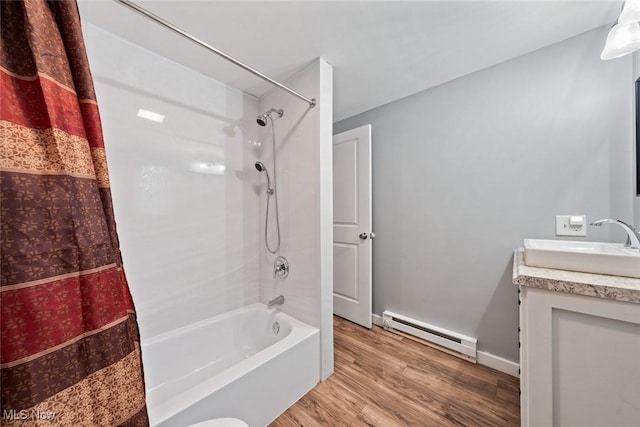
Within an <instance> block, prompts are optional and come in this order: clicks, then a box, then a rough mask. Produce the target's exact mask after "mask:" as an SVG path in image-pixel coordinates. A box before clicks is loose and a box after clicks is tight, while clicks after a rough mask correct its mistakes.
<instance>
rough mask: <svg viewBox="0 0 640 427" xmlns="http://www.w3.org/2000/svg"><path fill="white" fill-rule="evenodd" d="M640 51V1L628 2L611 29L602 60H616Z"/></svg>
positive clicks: (632, 0) (601, 55)
mask: <svg viewBox="0 0 640 427" xmlns="http://www.w3.org/2000/svg"><path fill="white" fill-rule="evenodd" d="M638 49H640V0H627V1H626V2H625V3H624V6H623V7H622V12H621V13H620V17H619V18H618V23H617V24H616V25H614V26H613V27H612V28H611V31H609V34H608V35H607V42H606V43H605V45H604V49H603V51H602V53H601V54H600V59H605V60H607V59H614V58H620V57H621V56H624V55H627V54H629V53H631V52H633V51H635V50H638Z"/></svg>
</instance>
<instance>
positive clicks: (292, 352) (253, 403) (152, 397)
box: [142, 304, 320, 427]
mask: <svg viewBox="0 0 640 427" xmlns="http://www.w3.org/2000/svg"><path fill="white" fill-rule="evenodd" d="M275 322H277V324H278V326H279V330H278V332H277V333H276V332H275V331H276V330H277V329H278V327H277V326H274V323H275ZM142 358H143V362H144V372H145V382H146V390H147V407H148V410H149V419H150V422H151V425H152V426H159V427H160V426H161V427H173V426H176V427H184V426H188V425H190V424H193V423H196V422H200V421H204V420H207V419H211V418H219V417H234V418H239V419H241V420H243V421H245V422H246V423H248V424H249V425H250V426H251V427H263V426H266V425H267V424H268V423H269V422H271V421H273V420H274V419H275V418H276V417H277V416H278V415H280V414H281V413H282V412H284V411H285V410H286V409H287V408H288V407H289V406H291V405H292V404H293V403H294V402H295V401H296V400H298V399H299V398H300V397H302V396H303V395H304V394H305V393H306V392H307V391H309V390H310V389H311V388H313V386H314V385H316V384H317V383H318V381H319V379H320V334H319V331H318V329H316V328H313V327H311V326H309V325H307V324H305V323H302V322H300V321H298V320H296V319H294V318H292V317H289V316H287V315H286V314H284V313H281V312H279V311H277V310H268V309H267V308H266V306H264V305H263V304H253V305H250V306H247V307H243V308H240V309H238V310H234V311H232V312H229V313H225V314H222V315H220V316H216V317H213V318H210V319H206V320H204V321H202V322H198V323H195V324H192V325H189V326H187V327H184V328H180V329H177V330H175V331H171V332H168V333H166V334H163V335H160V336H157V337H153V338H150V339H147V340H143V341H142Z"/></svg>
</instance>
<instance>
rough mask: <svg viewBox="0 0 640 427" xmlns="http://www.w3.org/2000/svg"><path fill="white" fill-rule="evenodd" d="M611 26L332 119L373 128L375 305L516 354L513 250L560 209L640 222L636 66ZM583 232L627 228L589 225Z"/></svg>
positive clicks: (550, 230)
mask: <svg viewBox="0 0 640 427" xmlns="http://www.w3.org/2000/svg"><path fill="white" fill-rule="evenodd" d="M606 35H607V29H606V28H601V29H598V30H594V31H590V32H588V33H585V34H583V35H580V36H578V37H575V38H572V39H569V40H566V41H563V42H561V43H558V44H555V45H553V46H550V47H547V48H544V49H541V50H538V51H536V52H533V53H530V54H527V55H525V56H522V57H519V58H516V59H513V60H510V61H507V62H504V63H502V64H499V65H496V66H493V67H491V68H488V69H485V70H482V71H479V72H476V73H473V74H471V75H468V76H465V77H462V78H460V79H457V80H454V81H451V82H448V83H446V84H443V85H441V86H438V87H436V88H433V89H430V90H427V91H424V92H421V93H418V94H416V95H413V96H410V97H407V98H404V99H402V100H399V101H396V102H394V103H391V104H387V105H385V106H382V107H379V108H377V109H374V110H371V111H368V112H365V113H363V114H360V115H357V116H354V117H351V118H348V119H346V120H343V121H341V122H339V123H336V124H335V125H334V133H338V132H341V131H345V130H348V129H351V128H354V127H357V126H361V125H364V124H367V123H371V124H372V125H373V150H372V151H373V221H374V228H373V229H374V231H375V233H376V240H375V244H374V266H373V274H374V276H373V277H374V279H373V309H374V313H376V314H381V313H382V311H383V310H385V309H389V310H393V311H394V312H398V313H403V314H406V315H409V316H412V317H414V318H416V319H419V320H422V321H426V322H429V323H432V324H435V325H438V326H441V327H445V328H449V329H452V330H456V331H459V332H461V333H464V334H467V335H471V336H475V337H477V338H478V342H479V348H480V349H481V350H484V351H487V352H489V353H492V354H495V355H497V356H501V357H504V358H506V359H509V360H512V361H517V360H518V346H517V343H518V335H517V332H518V304H517V289H516V287H515V286H514V285H513V284H512V283H511V272H512V255H513V251H514V249H515V248H517V247H519V246H522V239H523V238H525V237H533V238H555V235H554V233H555V215H556V214H569V213H572V214H586V215H587V217H588V220H595V219H599V218H606V217H615V218H623V219H626V220H629V221H630V220H632V217H633V201H632V198H631V197H629V194H630V193H631V191H632V189H631V188H632V187H631V185H632V182H631V176H632V174H631V169H632V162H631V160H630V159H631V155H632V152H633V151H632V146H631V137H632V135H631V114H630V108H632V95H633V94H632V89H631V86H630V85H629V81H630V79H631V75H632V60H631V58H630V57H629V56H628V57H625V58H622V59H618V60H614V61H601V60H600V59H599V56H600V51H601V49H602V46H603V44H604V40H605V38H606ZM588 238H589V239H593V240H609V239H620V241H622V234H618V232H617V231H616V232H610V231H607V230H593V229H590V230H589V236H588Z"/></svg>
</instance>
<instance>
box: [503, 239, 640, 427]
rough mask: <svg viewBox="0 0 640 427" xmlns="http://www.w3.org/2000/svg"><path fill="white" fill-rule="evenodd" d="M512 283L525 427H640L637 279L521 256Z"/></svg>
mask: <svg viewBox="0 0 640 427" xmlns="http://www.w3.org/2000/svg"><path fill="white" fill-rule="evenodd" d="M513 283H514V284H516V285H518V289H519V291H518V292H519V307H520V328H519V332H520V334H519V336H520V344H519V345H520V391H521V398H520V411H521V420H522V421H521V425H522V426H527V427H529V426H530V427H537V426H555V427H562V426H580V427H590V426H593V427H600V426H616V427H626V426H629V427H632V426H633V427H637V426H638V425H640V424H638V423H639V421H638V420H640V279H634V278H626V277H619V276H607V275H601V274H590V273H580V272H573V271H564V270H554V269H549V268H540V267H530V266H527V265H526V264H525V259H524V250H523V249H518V250H517V251H516V252H515V255H514V263H513Z"/></svg>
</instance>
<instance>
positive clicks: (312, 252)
mask: <svg viewBox="0 0 640 427" xmlns="http://www.w3.org/2000/svg"><path fill="white" fill-rule="evenodd" d="M332 79H333V74H332V68H331V66H330V65H329V64H327V63H326V62H325V61H324V60H322V59H317V60H314V61H313V62H312V63H311V64H309V65H308V66H307V67H305V68H304V69H303V70H301V71H300V72H298V73H296V74H295V75H294V76H293V77H291V78H289V79H287V80H286V81H285V82H284V84H286V85H287V86H289V87H290V88H292V89H293V90H296V91H298V92H300V93H302V94H304V95H306V96H309V97H314V98H316V99H317V101H318V105H317V106H316V107H315V108H309V105H308V104H307V103H305V102H304V101H301V100H300V99H298V98H296V97H293V96H292V95H290V94H288V93H286V92H284V91H282V90H279V89H273V90H271V91H270V92H268V93H267V94H266V95H264V96H263V97H261V98H260V113H262V112H264V111H267V110H268V109H269V108H271V107H274V108H278V109H279V108H282V109H284V115H283V116H282V118H274V123H275V129H276V151H277V157H276V163H277V178H278V179H277V181H278V182H277V189H276V191H277V193H278V200H279V204H280V226H281V239H282V241H281V246H280V251H279V253H278V254H279V255H283V256H284V257H286V258H287V260H288V261H289V266H290V273H289V276H288V277H287V278H286V279H284V280H282V279H279V278H278V279H274V277H273V271H274V269H273V262H274V259H275V255H272V254H270V253H268V252H267V250H266V248H265V244H264V229H263V227H264V215H265V210H266V197H265V193H264V190H265V188H264V186H265V180H266V178H265V177H263V176H260V177H259V178H260V184H261V185H260V186H259V187H258V188H259V197H260V301H261V302H263V303H266V302H267V301H268V300H269V299H272V298H274V297H276V296H278V295H284V297H285V304H284V305H283V306H282V308H281V309H282V311H284V312H285V313H287V314H289V315H290V316H292V317H295V318H296V319H299V320H302V321H303V322H305V323H307V324H309V325H312V326H315V327H317V328H319V329H320V334H321V353H322V356H321V360H322V369H321V377H322V378H323V379H324V378H326V377H327V376H329V375H330V374H331V373H332V372H333V325H332V314H333V294H332V292H333V252H332V241H333V228H332V227H333V224H332V212H333V211H332V209H333V208H332V206H333V199H332V197H333V196H332V191H333V188H332V176H333V174H332V161H333V159H332V151H331V150H332V135H331V133H332V116H333V93H332V91H333V83H332V82H333V80H332ZM256 126H257V125H256ZM260 129H261V131H260V141H261V146H260V151H259V157H258V158H256V160H260V161H262V162H263V163H264V164H265V165H266V166H267V168H268V169H269V172H270V173H272V170H273V169H272V168H273V157H272V156H273V150H272V141H271V124H270V123H269V124H268V125H267V126H266V127H264V128H262V127H261V128H260ZM254 171H255V170H254ZM258 174H259V173H258V172H255V175H258ZM272 179H273V175H272ZM272 203H273V202H272ZM270 209H271V210H270V211H269V215H270V221H272V220H274V219H275V213H274V210H273V209H274V207H273V204H272V206H271V207H270ZM270 228H273V229H275V222H272V224H271V225H270ZM275 241H276V240H275V233H273V234H271V235H270V238H269V242H272V246H275V245H274V243H273V242H275Z"/></svg>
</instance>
